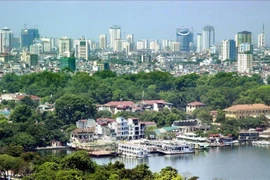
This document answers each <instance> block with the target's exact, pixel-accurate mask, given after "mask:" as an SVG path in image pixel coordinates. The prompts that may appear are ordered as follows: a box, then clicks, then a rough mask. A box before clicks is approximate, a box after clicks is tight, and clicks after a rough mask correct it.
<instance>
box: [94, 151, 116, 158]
mask: <svg viewBox="0 0 270 180" xmlns="http://www.w3.org/2000/svg"><path fill="white" fill-rule="evenodd" d="M89 155H90V156H93V157H106V156H118V153H117V152H114V151H105V150H100V151H92V152H89Z"/></svg>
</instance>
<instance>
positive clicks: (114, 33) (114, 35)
mask: <svg viewBox="0 0 270 180" xmlns="http://www.w3.org/2000/svg"><path fill="white" fill-rule="evenodd" d="M109 34H110V48H113V49H115V47H114V45H115V40H116V39H121V27H120V26H117V25H114V26H112V27H110V30H109Z"/></svg>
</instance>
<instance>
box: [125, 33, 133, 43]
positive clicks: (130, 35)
mask: <svg viewBox="0 0 270 180" xmlns="http://www.w3.org/2000/svg"><path fill="white" fill-rule="evenodd" d="M126 40H127V41H128V42H129V43H131V44H132V43H134V34H127V36H126Z"/></svg>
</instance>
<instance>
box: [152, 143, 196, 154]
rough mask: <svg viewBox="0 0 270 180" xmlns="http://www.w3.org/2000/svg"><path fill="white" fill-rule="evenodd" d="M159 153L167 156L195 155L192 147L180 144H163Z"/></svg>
mask: <svg viewBox="0 0 270 180" xmlns="http://www.w3.org/2000/svg"><path fill="white" fill-rule="evenodd" d="M157 152H160V153H162V154H166V155H174V154H188V153H195V151H194V149H193V148H191V147H190V146H188V145H186V144H179V143H163V144H162V145H161V148H159V149H158V150H157Z"/></svg>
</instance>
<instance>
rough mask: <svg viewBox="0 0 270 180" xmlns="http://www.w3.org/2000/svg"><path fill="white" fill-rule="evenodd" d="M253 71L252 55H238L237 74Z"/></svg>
mask: <svg viewBox="0 0 270 180" xmlns="http://www.w3.org/2000/svg"><path fill="white" fill-rule="evenodd" d="M252 69H253V54H251V53H238V55H237V70H238V72H239V73H249V72H250V71H252Z"/></svg>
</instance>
